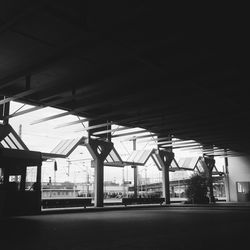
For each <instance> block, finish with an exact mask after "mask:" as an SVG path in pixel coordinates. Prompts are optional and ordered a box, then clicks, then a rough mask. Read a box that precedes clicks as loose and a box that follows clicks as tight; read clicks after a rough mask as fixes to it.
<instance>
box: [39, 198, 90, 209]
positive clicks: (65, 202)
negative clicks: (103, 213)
mask: <svg viewBox="0 0 250 250" xmlns="http://www.w3.org/2000/svg"><path fill="white" fill-rule="evenodd" d="M91 205H92V198H62V199H61V198H58V199H53V198H51V199H50V198H48V199H43V200H42V208H63V207H84V208H86V207H87V206H91Z"/></svg>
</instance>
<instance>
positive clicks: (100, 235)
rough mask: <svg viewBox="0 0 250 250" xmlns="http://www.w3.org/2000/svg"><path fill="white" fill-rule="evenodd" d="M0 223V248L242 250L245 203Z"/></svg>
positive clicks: (248, 224) (248, 219) (99, 211)
mask: <svg viewBox="0 0 250 250" xmlns="http://www.w3.org/2000/svg"><path fill="white" fill-rule="evenodd" d="M84 211H86V212H82V211H76V210H74V212H73V211H72V212H71V213H69V211H62V212H61V213H58V211H57V213H56V214H53V213H50V214H49V213H43V215H39V216H37V215H34V216H19V217H11V218H3V219H0V225H1V226H0V231H1V233H0V246H1V249H8V250H12V249H25V250H29V249H32V250H33V249H36V250H40V249H42V250H45V249H53V250H57V249H58V250H59V249H60V250H64V249H65V250H78V249H143V250H144V249H145V250H147V249H154V250H155V249H244V248H245V247H246V246H247V245H248V243H249V231H250V213H249V212H250V206H249V204H245V203H244V204H243V203H242V204H233V203H232V204H223V203H220V204H216V205H214V206H212V205H202V206H191V205H185V206H184V205H182V206H181V205H177V204H175V205H168V206H161V207H160V206H156V205H154V206H153V205H152V206H149V205H148V206H131V207H126V208H124V207H122V206H120V207H116V208H115V207H105V208H94V207H93V208H87V209H86V210H84Z"/></svg>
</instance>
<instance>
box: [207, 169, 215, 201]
mask: <svg viewBox="0 0 250 250" xmlns="http://www.w3.org/2000/svg"><path fill="white" fill-rule="evenodd" d="M208 188H209V201H210V203H214V202H215V198H214V188H213V177H212V170H209V176H208Z"/></svg>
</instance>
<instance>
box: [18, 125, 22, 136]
mask: <svg viewBox="0 0 250 250" xmlns="http://www.w3.org/2000/svg"><path fill="white" fill-rule="evenodd" d="M22 133H23V126H22V124H19V130H18V135H19V137H20V138H21V139H22Z"/></svg>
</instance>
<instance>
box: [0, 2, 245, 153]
mask: <svg viewBox="0 0 250 250" xmlns="http://www.w3.org/2000/svg"><path fill="white" fill-rule="evenodd" d="M7 2H8V4H7ZM236 5H237V3H234V4H233V7H232V9H231V10H228V9H227V11H225V10H224V9H223V10H219V11H218V9H217V6H216V7H214V6H212V5H211V6H212V9H208V6H207V5H206V6H205V8H200V9H198V11H197V6H196V5H195V6H192V5H190V3H188V6H189V8H183V9H184V11H181V9H180V7H179V6H178V7H177V8H171V7H170V8H169V7H168V8H167V9H166V4H165V1H161V2H158V1H135V2H134V3H133V4H128V3H127V1H110V2H109V1H100V2H98V4H96V2H95V1H64V0H60V1H59V0H53V1H33V0H25V1H20V0H10V1H1V3H0V41H1V42H0V52H1V57H0V65H1V67H0V95H3V96H5V100H1V101H0V103H1V104H3V103H6V102H8V101H10V100H20V101H23V102H25V103H29V104H34V105H37V106H39V107H38V108H43V107H45V106H52V107H57V108H61V109H63V110H65V113H64V115H67V114H76V115H79V116H82V117H86V118H88V119H92V120H95V121H96V122H102V121H105V122H106V121H114V122H116V123H117V124H119V125H124V126H130V127H141V128H145V129H147V130H149V131H151V132H152V133H155V134H156V135H158V136H159V137H165V136H169V135H173V136H174V137H176V138H181V139H185V140H191V139H192V140H196V141H198V142H200V143H201V144H202V145H203V146H204V148H211V147H212V146H213V145H215V146H217V147H218V148H219V149H218V150H217V151H216V152H215V153H213V152H212V153H213V154H217V155H223V154H224V149H231V150H234V151H236V152H243V153H249V152H250V144H249V138H250V130H249V125H250V118H249V115H248V113H249V106H250V99H249V91H248V85H249V82H248V79H249V72H248V71H249V70H248V69H249V59H248V56H247V53H246V52H247V51H248V50H249V38H248V37H249V36H248V32H246V31H247V30H248V29H249V27H248V21H247V20H242V19H241V18H245V17H248V14H242V15H241V17H240V18H238V17H239V16H238V17H237V18H234V17H235V15H234V14H235V7H236ZM227 8H228V5H227ZM243 9H244V8H242V6H240V10H241V12H242V11H243ZM246 9H247V8H246ZM1 108H2V106H0V111H1ZM33 110H34V109H33ZM25 112H28V111H27V110H26V111H19V112H16V113H13V114H10V116H9V118H11V117H14V116H17V115H21V114H24V113H25ZM30 112H31V111H30ZM0 116H1V115H0ZM42 118H48V117H42ZM54 119H56V118H55V117H54ZM43 122H46V119H45V120H43Z"/></svg>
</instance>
